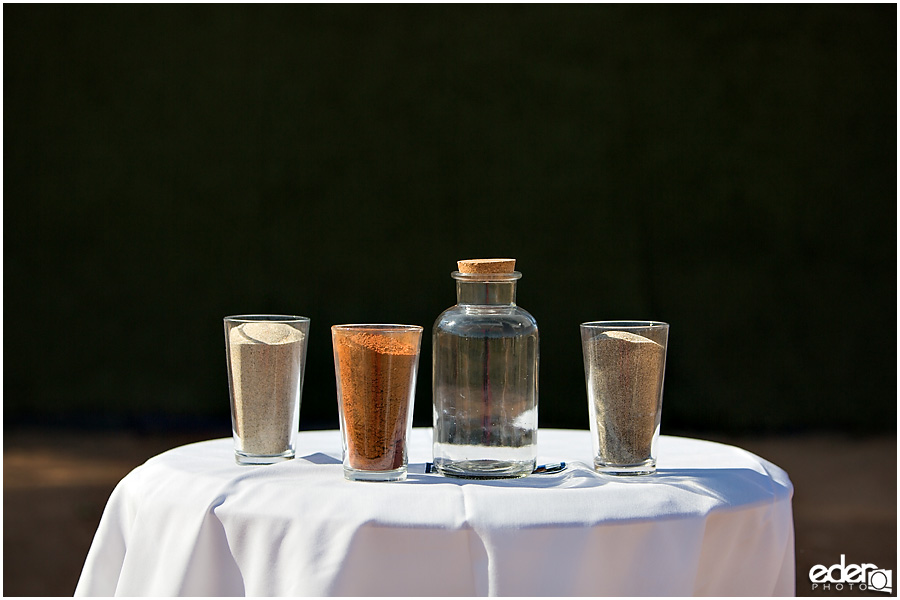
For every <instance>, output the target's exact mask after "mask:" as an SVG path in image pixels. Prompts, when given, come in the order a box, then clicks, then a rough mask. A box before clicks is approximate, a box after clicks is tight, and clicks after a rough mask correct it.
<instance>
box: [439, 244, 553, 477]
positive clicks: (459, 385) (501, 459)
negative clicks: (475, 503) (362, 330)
mask: <svg viewBox="0 0 900 600" xmlns="http://www.w3.org/2000/svg"><path fill="white" fill-rule="evenodd" d="M514 265H515V263H514V262H512V267H511V269H512V268H515V267H514ZM460 266H462V262H461V263H460ZM511 269H510V272H505V273H465V272H460V271H454V272H453V273H452V277H453V278H454V279H455V280H456V295H457V302H458V304H457V305H456V306H453V307H451V308H449V309H447V310H445V311H444V312H443V313H441V315H440V316H439V317H438V318H437V321H435V324H434V339H433V349H434V359H433V361H432V369H433V370H432V390H433V395H434V448H433V452H434V466H435V468H436V470H437V471H438V472H439V473H441V474H443V475H449V476H452V477H465V478H474V479H496V478H509V477H523V476H525V475H529V474H530V473H531V472H532V471H533V470H534V467H535V461H536V458H537V423H538V418H537V408H538V406H537V405H538V327H537V322H536V321H535V320H534V317H532V316H531V315H530V314H529V313H528V312H527V311H525V310H524V309H522V308H519V307H518V306H516V281H517V280H518V279H519V278H520V277H521V276H522V274H521V273H519V272H518V271H514V270H511Z"/></svg>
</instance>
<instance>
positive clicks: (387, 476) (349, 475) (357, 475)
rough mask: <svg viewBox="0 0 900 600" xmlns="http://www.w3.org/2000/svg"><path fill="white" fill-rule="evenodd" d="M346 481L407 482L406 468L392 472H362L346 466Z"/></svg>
mask: <svg viewBox="0 0 900 600" xmlns="http://www.w3.org/2000/svg"><path fill="white" fill-rule="evenodd" d="M344 479H349V480H350V481H406V467H400V468H399V469H393V470H391V471H361V470H359V469H353V468H351V467H347V466H345V467H344Z"/></svg>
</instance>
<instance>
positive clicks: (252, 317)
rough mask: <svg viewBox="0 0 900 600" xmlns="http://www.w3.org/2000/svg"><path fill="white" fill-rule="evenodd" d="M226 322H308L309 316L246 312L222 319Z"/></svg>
mask: <svg viewBox="0 0 900 600" xmlns="http://www.w3.org/2000/svg"><path fill="white" fill-rule="evenodd" d="M222 320H223V321H225V322H226V323H309V317H301V316H298V315H267V314H261V313H260V314H247V315H231V316H228V317H224V318H223V319H222Z"/></svg>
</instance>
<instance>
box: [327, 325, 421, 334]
mask: <svg viewBox="0 0 900 600" xmlns="http://www.w3.org/2000/svg"><path fill="white" fill-rule="evenodd" d="M331 330H332V331H382V332H392V331H397V332H410V331H416V332H419V333H421V332H422V331H424V330H425V328H424V327H423V326H422V325H403V324H400V323H345V324H342V325H332V326H331Z"/></svg>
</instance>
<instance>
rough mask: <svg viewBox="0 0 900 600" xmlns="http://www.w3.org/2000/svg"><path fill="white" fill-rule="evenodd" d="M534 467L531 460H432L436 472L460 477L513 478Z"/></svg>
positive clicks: (529, 472) (530, 470)
mask: <svg viewBox="0 0 900 600" xmlns="http://www.w3.org/2000/svg"><path fill="white" fill-rule="evenodd" d="M534 467H535V461H533V460H532V461H511V460H446V459H440V458H435V460H434V470H435V471H436V472H438V473H440V474H441V475H444V476H446V477H457V478H460V479H515V478H518V477H525V476H526V475H531V473H532V472H533V471H534Z"/></svg>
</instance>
